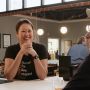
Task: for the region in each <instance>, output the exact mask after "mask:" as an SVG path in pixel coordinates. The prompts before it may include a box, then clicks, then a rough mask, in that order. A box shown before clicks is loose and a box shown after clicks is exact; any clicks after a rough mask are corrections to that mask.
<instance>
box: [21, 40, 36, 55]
mask: <svg viewBox="0 0 90 90" xmlns="http://www.w3.org/2000/svg"><path fill="white" fill-rule="evenodd" d="M20 47H21V51H22V52H23V54H24V55H28V54H31V55H32V56H35V55H37V53H36V51H35V50H34V49H33V46H32V42H30V41H26V42H25V43H23V44H22V45H21V46H20Z"/></svg>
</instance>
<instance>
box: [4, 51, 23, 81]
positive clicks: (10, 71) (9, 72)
mask: <svg viewBox="0 0 90 90" xmlns="http://www.w3.org/2000/svg"><path fill="white" fill-rule="evenodd" d="M22 57H23V54H21V52H19V53H18V54H17V56H16V58H15V60H13V62H12V63H11V64H10V65H9V66H8V67H7V69H6V70H5V76H6V78H7V79H9V80H12V79H13V78H14V77H15V75H16V73H17V71H18V69H19V66H20V63H21V60H22Z"/></svg>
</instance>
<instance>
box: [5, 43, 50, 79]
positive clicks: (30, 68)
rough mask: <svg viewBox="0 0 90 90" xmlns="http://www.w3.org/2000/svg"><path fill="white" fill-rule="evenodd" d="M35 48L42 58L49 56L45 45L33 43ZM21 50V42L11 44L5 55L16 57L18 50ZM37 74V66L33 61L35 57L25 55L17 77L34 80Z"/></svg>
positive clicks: (6, 56)
mask: <svg viewBox="0 0 90 90" xmlns="http://www.w3.org/2000/svg"><path fill="white" fill-rule="evenodd" d="M33 48H34V50H35V51H36V52H37V54H38V55H39V58H40V60H41V59H46V58H48V52H47V50H46V48H45V47H44V45H42V44H37V43H33ZM19 50H20V46H19V44H16V45H12V46H9V47H8V48H7V49H6V53H5V57H4V58H12V59H15V57H16V56H17V54H18V52H19ZM37 78H38V77H37V74H36V71H35V66H34V62H33V58H32V56H31V55H28V56H26V55H24V56H23V58H22V61H21V64H20V66H19V69H18V72H17V74H16V76H15V79H21V80H32V79H37Z"/></svg>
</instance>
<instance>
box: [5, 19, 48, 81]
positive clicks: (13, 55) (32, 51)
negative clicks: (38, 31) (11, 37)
mask: <svg viewBox="0 0 90 90" xmlns="http://www.w3.org/2000/svg"><path fill="white" fill-rule="evenodd" d="M16 36H17V39H18V42H19V43H18V44H16V45H12V46H9V47H8V48H7V50H6V53H5V69H4V74H5V77H6V78H7V79H8V80H13V79H21V80H32V79H37V78H39V79H41V80H43V79H44V78H45V77H46V76H47V72H48V70H47V65H48V64H47V58H48V53H47V50H46V48H45V47H44V46H43V45H41V44H37V43H34V42H33V36H34V27H33V25H32V23H31V22H30V21H29V20H27V19H20V21H19V22H18V23H17V25H16Z"/></svg>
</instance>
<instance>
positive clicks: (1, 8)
mask: <svg viewBox="0 0 90 90" xmlns="http://www.w3.org/2000/svg"><path fill="white" fill-rule="evenodd" d="M3 11H6V0H1V1H0V12H3Z"/></svg>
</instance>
